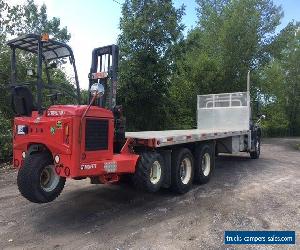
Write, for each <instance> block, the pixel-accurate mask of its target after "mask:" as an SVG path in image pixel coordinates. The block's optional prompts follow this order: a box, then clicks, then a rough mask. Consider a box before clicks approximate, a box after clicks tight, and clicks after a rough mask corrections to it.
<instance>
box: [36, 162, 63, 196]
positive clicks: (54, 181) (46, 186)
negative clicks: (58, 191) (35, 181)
mask: <svg viewBox="0 0 300 250" xmlns="http://www.w3.org/2000/svg"><path fill="white" fill-rule="evenodd" d="M59 178H60V177H59V176H58V175H57V174H56V172H55V169H54V166H53V165H49V166H46V167H44V168H43V170H42V172H41V175H40V185H41V188H42V189H43V190H44V191H46V192H51V191H53V190H54V189H55V188H56V187H57V185H58V183H59Z"/></svg>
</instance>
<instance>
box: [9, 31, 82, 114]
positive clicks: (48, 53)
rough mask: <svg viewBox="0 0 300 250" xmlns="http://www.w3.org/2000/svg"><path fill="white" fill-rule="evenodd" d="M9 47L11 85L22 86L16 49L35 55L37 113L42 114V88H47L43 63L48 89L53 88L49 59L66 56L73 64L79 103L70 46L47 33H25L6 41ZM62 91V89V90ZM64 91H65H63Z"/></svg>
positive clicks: (78, 91)
mask: <svg viewBox="0 0 300 250" xmlns="http://www.w3.org/2000/svg"><path fill="white" fill-rule="evenodd" d="M7 45H8V46H10V48H11V51H12V53H11V85H10V86H11V87H12V88H14V87H17V86H22V83H17V70H16V69H17V65H16V49H20V50H24V51H27V52H31V53H33V54H36V55H37V81H36V88H37V97H36V104H37V107H36V108H37V110H38V112H39V114H42V112H43V108H42V89H43V88H47V86H46V85H45V84H44V83H43V80H42V72H43V63H44V64H45V69H46V77H47V81H48V85H49V86H48V88H49V89H50V90H53V89H55V87H54V86H51V85H52V82H51V79H50V74H49V69H48V65H49V61H51V60H57V59H62V58H66V57H68V58H69V60H70V63H71V65H72V66H73V70H74V75H75V84H76V99H77V102H78V104H80V102H81V100H80V87H79V81H78V74H77V68H76V64H75V57H74V54H73V51H72V49H71V47H70V46H68V45H67V44H65V43H62V42H58V41H55V40H52V39H49V37H48V35H47V34H46V35H42V36H39V35H36V34H27V35H24V36H20V37H18V38H16V39H13V40H10V41H9V42H8V43H7ZM62 91H64V90H62ZM65 92H66V91H65Z"/></svg>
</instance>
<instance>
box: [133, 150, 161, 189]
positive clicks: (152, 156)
mask: <svg viewBox="0 0 300 250" xmlns="http://www.w3.org/2000/svg"><path fill="white" fill-rule="evenodd" d="M164 177H165V166H164V159H163V157H162V156H161V155H160V154H159V153H157V152H145V153H142V154H141V155H140V158H139V160H138V163H137V166H136V170H135V173H134V175H133V176H132V181H133V183H134V185H135V187H136V188H137V189H141V190H144V191H147V192H150V193H154V192H157V191H158V190H159V189H160V187H161V185H162V183H163V180H164Z"/></svg>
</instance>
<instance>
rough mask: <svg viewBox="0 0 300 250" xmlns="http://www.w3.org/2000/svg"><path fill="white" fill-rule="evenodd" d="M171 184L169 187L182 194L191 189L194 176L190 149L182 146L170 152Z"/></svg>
mask: <svg viewBox="0 0 300 250" xmlns="http://www.w3.org/2000/svg"><path fill="white" fill-rule="evenodd" d="M171 161H172V169H171V177H172V186H171V188H172V189H173V190H174V191H175V192H177V193H179V194H184V193H186V192H188V191H189V190H190V189H191V186H192V182H193V176H194V159H193V155H192V153H191V151H190V150H188V149H187V148H182V149H178V150H174V151H173V152H172V160H171Z"/></svg>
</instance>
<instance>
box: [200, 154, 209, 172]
mask: <svg viewBox="0 0 300 250" xmlns="http://www.w3.org/2000/svg"><path fill="white" fill-rule="evenodd" d="M202 173H203V175H204V176H208V175H209V173H210V155H209V153H205V154H204V155H203V157H202Z"/></svg>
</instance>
